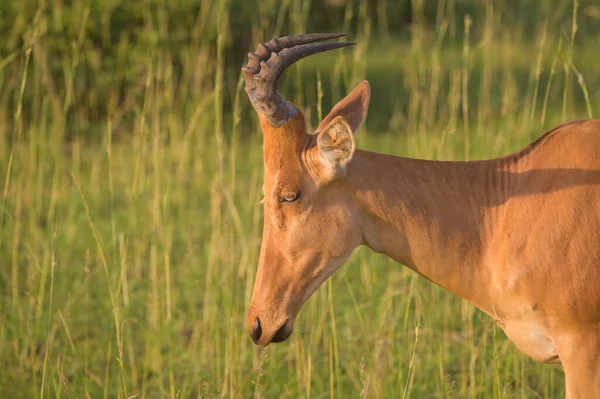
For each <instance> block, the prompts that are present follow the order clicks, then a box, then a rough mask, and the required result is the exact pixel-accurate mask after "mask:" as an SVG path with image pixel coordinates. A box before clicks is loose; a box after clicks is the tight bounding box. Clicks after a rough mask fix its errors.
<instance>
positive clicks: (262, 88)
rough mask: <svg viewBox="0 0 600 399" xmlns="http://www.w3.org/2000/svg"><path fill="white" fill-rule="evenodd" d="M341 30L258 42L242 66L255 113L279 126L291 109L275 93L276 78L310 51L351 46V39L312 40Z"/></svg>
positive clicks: (287, 116)
mask: <svg viewBox="0 0 600 399" xmlns="http://www.w3.org/2000/svg"><path fill="white" fill-rule="evenodd" d="M342 36H345V34H344V33H311V34H304V35H292V36H285V37H281V38H277V39H273V40H271V41H269V42H267V43H261V44H260V45H259V46H258V49H257V50H256V51H254V52H251V53H248V64H247V65H246V66H244V67H243V68H242V72H243V73H244V78H245V80H246V93H248V97H249V98H250V102H251V103H252V105H253V106H254V109H256V111H257V112H259V113H262V114H264V115H265V117H266V118H267V120H268V121H269V123H270V124H271V125H272V126H281V125H283V124H284V123H285V122H286V121H287V120H288V119H289V117H290V116H291V115H293V114H294V112H295V107H293V106H292V105H290V104H289V103H288V102H287V101H285V100H284V99H283V97H281V94H279V92H277V84H278V82H279V77H280V76H281V74H282V73H283V71H284V70H285V69H286V68H288V67H289V66H290V65H292V64H293V63H294V62H296V61H299V60H301V59H302V58H305V57H308V56H309V55H312V54H317V53H321V52H323V51H328V50H333V49H337V48H342V47H347V46H352V45H355V44H356V43H353V42H327V43H315V42H320V41H322V40H329V39H336V38H339V37H342Z"/></svg>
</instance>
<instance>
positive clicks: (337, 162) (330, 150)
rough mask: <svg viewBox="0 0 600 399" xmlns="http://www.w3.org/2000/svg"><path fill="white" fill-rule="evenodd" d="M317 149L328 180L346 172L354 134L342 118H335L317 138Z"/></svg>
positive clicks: (350, 156) (352, 152)
mask: <svg viewBox="0 0 600 399" xmlns="http://www.w3.org/2000/svg"><path fill="white" fill-rule="evenodd" d="M317 147H318V148H319V152H320V154H321V159H322V160H323V164H324V165H323V166H325V168H327V172H326V173H325V174H324V175H327V176H329V177H330V178H333V177H335V176H336V175H339V174H340V173H341V172H343V171H345V170H346V164H347V163H348V162H349V161H350V159H352V155H353V154H354V134H353V131H352V128H351V127H350V124H349V123H348V122H347V121H346V119H344V117H343V116H338V117H336V118H335V119H334V120H333V121H331V123H330V124H329V125H327V126H326V127H325V128H324V130H323V131H322V132H320V133H319V135H318V136H317Z"/></svg>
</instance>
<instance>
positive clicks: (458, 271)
mask: <svg viewBox="0 0 600 399" xmlns="http://www.w3.org/2000/svg"><path fill="white" fill-rule="evenodd" d="M511 165H513V166H514V162H513V160H511V159H508V158H502V159H498V160H490V161H479V162H436V161H425V160H417V159H408V158H401V157H394V156H389V155H383V154H377V153H371V152H367V151H360V150H357V151H356V153H355V155H354V158H353V160H352V162H351V167H350V168H349V171H348V184H349V186H350V187H351V190H352V195H353V196H354V198H355V200H356V202H357V204H358V206H359V208H360V209H361V213H362V226H363V243H364V244H365V245H367V246H369V247H370V248H371V249H373V250H374V251H376V252H381V253H384V254H386V255H388V256H390V257H391V258H393V259H394V260H396V261H398V262H400V263H402V264H404V265H406V266H408V267H410V268H411V269H413V270H414V271H416V272H417V273H419V274H421V275H423V276H425V277H426V278H428V279H429V280H431V281H433V282H434V283H436V284H438V285H440V286H442V287H444V288H446V289H448V290H450V291H451V292H454V293H455V294H457V295H459V296H461V297H463V298H465V299H467V300H469V301H471V302H473V303H474V304H475V305H477V306H479V307H480V308H482V309H484V310H486V307H487V304H488V303H489V301H488V300H487V293H486V292H485V291H484V288H483V287H485V284H483V282H484V280H483V279H485V278H486V276H485V272H484V270H483V267H481V266H482V263H483V260H484V256H485V250H486V248H485V246H486V243H487V242H489V240H490V239H491V238H492V237H491V235H492V233H493V231H494V229H493V225H494V221H495V220H497V219H498V216H499V213H500V212H501V208H502V203H503V202H504V198H506V191H507V187H509V186H510V182H509V181H508V180H509V179H510V178H509V177H508V176H510V175H511V174H510V173H509V169H510V168H511V167H512V166H511Z"/></svg>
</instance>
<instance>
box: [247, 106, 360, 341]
mask: <svg viewBox="0 0 600 399" xmlns="http://www.w3.org/2000/svg"><path fill="white" fill-rule="evenodd" d="M290 128H292V129H294V130H292V131H291V130H289V129H290ZM303 129H304V121H303V120H302V115H300V114H298V115H297V116H296V117H294V118H293V119H292V120H290V122H289V124H287V125H286V126H285V128H283V129H275V130H271V131H269V132H268V133H265V150H264V156H265V169H264V186H263V189H264V200H263V207H264V224H263V237H262V245H261V252H260V257H259V264H258V271H257V275H256V282H255V285H254V293H253V296H252V302H251V305H250V310H249V315H248V329H249V331H250V333H251V335H252V338H253V339H254V341H255V342H256V343H257V344H259V345H262V346H264V345H267V344H268V343H270V342H279V341H283V340H285V339H286V338H288V337H289V335H290V334H291V332H292V327H293V324H294V320H295V318H296V315H297V314H298V311H299V310H300V307H301V306H302V304H303V303H304V302H305V301H306V300H307V299H308V297H309V296H310V295H311V294H312V293H313V292H314V291H315V290H316V289H317V288H318V287H319V285H321V283H322V282H323V281H325V280H326V279H327V278H328V277H329V276H331V275H332V274H333V272H334V271H335V270H336V269H337V268H338V267H339V266H340V265H341V264H342V263H343V262H344V261H345V260H346V259H347V258H348V256H350V254H351V252H352V250H353V249H354V248H356V247H357V246H358V245H359V244H360V243H361V234H360V228H359V226H358V224H357V221H358V218H357V216H358V209H356V207H355V206H354V204H353V202H352V200H351V197H350V196H349V195H348V194H347V192H346V190H345V185H344V184H343V178H338V179H337V180H335V181H331V180H330V176H323V172H324V169H325V168H326V165H323V161H322V160H321V153H320V150H319V148H318V145H317V143H316V138H317V136H311V135H308V134H306V133H305V132H304V130H303ZM298 132H301V133H302V134H298ZM325 170H326V169H325Z"/></svg>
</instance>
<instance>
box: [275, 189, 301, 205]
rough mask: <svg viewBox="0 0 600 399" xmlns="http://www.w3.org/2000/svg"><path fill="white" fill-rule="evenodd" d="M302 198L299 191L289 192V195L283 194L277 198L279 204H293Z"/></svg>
mask: <svg viewBox="0 0 600 399" xmlns="http://www.w3.org/2000/svg"><path fill="white" fill-rule="evenodd" d="M301 196H302V192H301V191H296V192H293V191H292V192H289V193H283V194H282V195H281V197H279V202H280V203H282V202H294V201H298V200H299V199H300V197H301Z"/></svg>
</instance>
